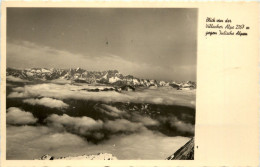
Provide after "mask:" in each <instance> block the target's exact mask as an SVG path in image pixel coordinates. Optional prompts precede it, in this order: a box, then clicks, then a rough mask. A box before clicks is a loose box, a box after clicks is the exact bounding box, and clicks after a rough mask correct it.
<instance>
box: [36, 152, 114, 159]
mask: <svg viewBox="0 0 260 167" xmlns="http://www.w3.org/2000/svg"><path fill="white" fill-rule="evenodd" d="M36 160H117V158H116V157H114V156H113V155H112V154H108V153H98V154H96V155H80V156H68V157H59V158H55V157H53V156H50V155H48V154H47V155H44V156H42V157H41V158H39V159H36Z"/></svg>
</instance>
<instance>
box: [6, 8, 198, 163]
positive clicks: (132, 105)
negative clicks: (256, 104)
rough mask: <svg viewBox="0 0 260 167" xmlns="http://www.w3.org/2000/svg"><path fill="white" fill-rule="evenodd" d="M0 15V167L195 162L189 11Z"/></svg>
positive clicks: (13, 11) (193, 15) (193, 14)
mask: <svg viewBox="0 0 260 167" xmlns="http://www.w3.org/2000/svg"><path fill="white" fill-rule="evenodd" d="M6 12H7V13H6V159H7V160H194V154H196V152H194V141H195V140H196V137H195V132H196V131H195V124H196V123H195V120H196V89H197V26H198V9H197V8H108V7H104V8H99V7H96V8H91V7H88V8H86V7H85V8H70V7H69V8H58V7H54V8H46V7H42V8H36V7H20V8H18V7H8V8H7V9H6Z"/></svg>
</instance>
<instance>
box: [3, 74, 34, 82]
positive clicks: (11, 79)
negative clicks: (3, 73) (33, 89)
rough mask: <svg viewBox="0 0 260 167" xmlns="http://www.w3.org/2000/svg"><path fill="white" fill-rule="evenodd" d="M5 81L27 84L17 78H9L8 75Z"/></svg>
mask: <svg viewBox="0 0 260 167" xmlns="http://www.w3.org/2000/svg"><path fill="white" fill-rule="evenodd" d="M6 80H7V81H11V82H29V81H27V80H24V79H21V78H18V77H14V76H11V75H8V76H7V77H6Z"/></svg>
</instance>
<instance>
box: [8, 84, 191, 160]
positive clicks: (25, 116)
mask: <svg viewBox="0 0 260 167" xmlns="http://www.w3.org/2000/svg"><path fill="white" fill-rule="evenodd" d="M90 87H91V88H93V86H90ZM84 88H88V85H81V86H80V85H70V84H62V85H61V84H54V83H44V84H36V85H25V86H22V87H14V88H12V92H11V93H10V94H8V95H7V98H22V101H23V103H27V104H30V105H32V106H34V105H41V106H45V107H50V108H58V109H59V108H60V109H62V108H68V107H69V105H68V104H67V103H65V102H63V100H66V99H75V100H95V101H102V102H134V103H140V102H143V103H152V104H164V105H182V106H188V107H193V108H194V107H195V92H194V91H177V90H175V89H164V88H158V89H146V90H142V91H135V92H123V93H118V92H115V91H107V92H88V91H86V90H83V89H84ZM96 107H97V108H96V111H97V112H101V113H103V114H106V115H109V116H110V117H112V118H113V119H112V120H95V119H93V118H90V117H87V116H82V117H72V116H70V115H67V114H66V113H63V114H62V115H58V114H51V115H49V116H48V117H47V118H46V119H45V120H44V122H45V123H46V125H45V126H43V125H40V124H38V122H37V121H38V119H37V118H36V117H34V116H33V111H24V110H23V109H21V108H18V107H10V108H8V109H7V114H6V117H7V159H34V158H39V157H41V156H42V155H44V154H50V155H54V156H57V157H60V156H76V155H82V154H96V153H98V152H107V153H112V154H113V155H115V156H116V157H117V158H118V159H165V158H167V157H168V156H169V155H171V154H173V153H174V152H175V151H176V150H177V149H179V148H180V147H181V146H182V145H184V144H185V143H186V142H187V141H188V140H189V138H188V137H181V136H177V137H169V136H166V135H164V134H162V133H160V132H157V131H156V132H155V131H152V130H149V128H148V127H151V126H154V127H157V126H159V125H160V124H162V123H168V124H169V125H170V126H171V127H172V128H173V129H176V130H178V131H182V132H183V133H186V132H188V133H190V134H194V125H192V124H190V123H187V122H183V121H182V120H179V119H178V118H177V117H160V118H159V121H158V120H154V119H152V118H150V117H147V116H143V115H140V114H138V113H131V114H130V113H128V112H127V111H124V110H120V109H118V108H117V107H114V106H111V105H108V104H100V105H98V106H96ZM183 116H184V117H189V116H188V115H185V114H184V115H183ZM129 118H131V119H129ZM90 139H94V140H96V141H99V142H98V143H93V142H91V140H90Z"/></svg>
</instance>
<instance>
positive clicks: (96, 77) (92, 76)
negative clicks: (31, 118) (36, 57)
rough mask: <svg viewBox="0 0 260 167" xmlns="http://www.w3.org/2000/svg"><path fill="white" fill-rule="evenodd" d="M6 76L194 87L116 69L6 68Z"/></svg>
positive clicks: (193, 85)
mask: <svg viewBox="0 0 260 167" xmlns="http://www.w3.org/2000/svg"><path fill="white" fill-rule="evenodd" d="M6 75H7V76H13V77H18V78H21V79H25V80H29V81H35V80H41V81H48V80H55V79H66V80H70V81H72V82H77V83H88V84H93V83H99V84H110V85H113V86H122V85H131V86H134V87H138V86H144V87H151V86H155V87H162V86H171V87H174V88H177V89H196V83H195V82H192V81H183V82H174V81H173V82H166V81H157V80H154V79H140V78H137V77H134V76H132V75H123V74H121V73H120V72H119V71H118V70H108V71H101V72H100V71H87V70H84V69H81V68H76V69H72V68H71V69H58V68H50V69H48V68H29V69H13V68H7V69H6Z"/></svg>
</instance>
